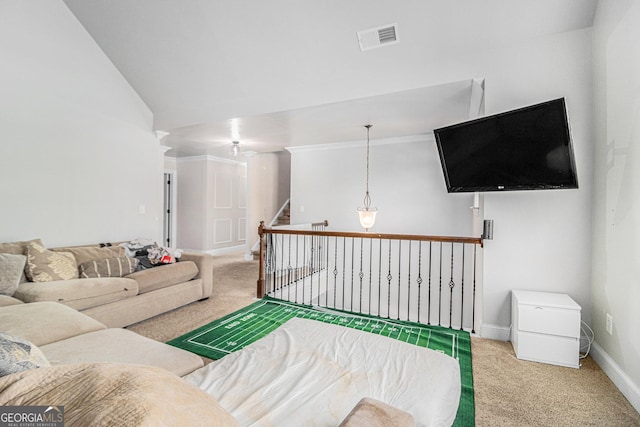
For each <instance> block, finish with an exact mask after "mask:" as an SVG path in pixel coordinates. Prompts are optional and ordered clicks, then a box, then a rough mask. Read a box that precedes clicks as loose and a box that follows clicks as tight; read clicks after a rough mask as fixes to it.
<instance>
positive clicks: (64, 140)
mask: <svg viewBox="0 0 640 427" xmlns="http://www.w3.org/2000/svg"><path fill="white" fill-rule="evenodd" d="M0 57H1V58H2V65H1V66H0V197H1V199H2V202H1V204H0V219H1V220H2V224H3V225H2V227H0V241H13V240H24V239H32V238H42V240H43V242H44V243H45V245H47V246H59V245H67V244H83V243H95V242H100V241H115V240H125V239H131V238H136V237H148V238H156V239H159V238H161V208H162V205H161V194H162V193H161V192H162V189H161V182H162V181H161V176H162V163H161V162H162V160H161V152H160V150H159V149H158V142H157V140H156V138H155V137H154V134H153V133H152V131H151V127H152V120H153V117H152V114H151V112H150V111H149V109H148V108H147V107H146V106H145V105H144V103H143V102H142V101H141V100H140V98H139V97H138V96H137V94H136V93H135V92H134V91H133V89H132V88H131V87H130V86H129V84H128V83H127V82H126V81H125V80H124V78H123V77H122V76H121V75H120V73H119V72H118V71H117V70H116V68H115V67H114V66H113V65H112V64H111V62H110V61H109V60H108V59H107V58H106V56H105V55H104V54H103V52H102V51H101V50H100V49H99V48H98V46H97V45H96V44H95V42H94V41H93V39H91V37H90V36H89V35H88V34H87V33H86V31H85V30H84V28H83V27H82V25H80V24H79V23H78V22H77V20H76V19H75V17H74V16H73V15H72V14H71V12H70V11H69V10H68V9H67V7H66V6H65V5H64V4H63V3H62V2H61V1H58V0H32V1H28V2H25V1H19V0H15V1H14V0H4V1H2V2H0ZM159 186H160V187H159ZM141 206H143V208H144V211H145V213H144V214H142V213H140V212H141V210H140V208H141Z"/></svg>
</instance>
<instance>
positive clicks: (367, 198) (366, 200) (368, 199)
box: [364, 125, 373, 210]
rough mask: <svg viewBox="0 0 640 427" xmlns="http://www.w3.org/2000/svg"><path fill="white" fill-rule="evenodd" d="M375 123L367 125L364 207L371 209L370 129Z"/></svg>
mask: <svg viewBox="0 0 640 427" xmlns="http://www.w3.org/2000/svg"><path fill="white" fill-rule="evenodd" d="M371 126H373V125H365V126H364V127H366V128H367V180H366V183H367V184H366V191H365V193H364V207H365V209H367V210H369V207H370V206H371V197H370V196H369V129H371Z"/></svg>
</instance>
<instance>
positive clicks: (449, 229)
mask: <svg viewBox="0 0 640 427" xmlns="http://www.w3.org/2000/svg"><path fill="white" fill-rule="evenodd" d="M374 129H375V128H372V137H371V140H370V150H369V151H370V161H369V195H370V197H371V202H372V206H374V207H376V208H378V214H377V217H376V223H375V225H374V227H373V228H372V229H371V231H373V232H376V233H407V234H433V235H449V236H450V235H457V236H467V235H470V233H471V210H470V209H469V206H471V205H472V204H473V195H470V194H456V195H448V194H447V191H446V188H445V185H444V179H443V177H442V169H441V168H440V163H439V159H438V152H437V149H436V144H435V140H434V139H433V136H432V135H431V136H415V137H405V138H389V139H382V140H377V139H375V138H374V137H373V135H374V134H375V133H374ZM365 155H366V134H364V133H363V140H362V141H352V142H349V143H337V144H328V145H326V146H321V147H316V148H313V147H311V148H296V149H292V161H291V163H292V165H291V175H292V180H291V201H292V205H291V217H292V222H294V223H306V222H317V221H322V220H325V219H326V220H328V221H329V229H330V230H332V231H338V230H339V231H363V230H362V229H361V227H360V222H359V219H358V213H357V211H356V209H357V208H358V207H359V206H362V205H363V199H364V194H365V187H366V186H365V178H366V161H365Z"/></svg>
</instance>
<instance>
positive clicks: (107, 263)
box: [80, 256, 138, 278]
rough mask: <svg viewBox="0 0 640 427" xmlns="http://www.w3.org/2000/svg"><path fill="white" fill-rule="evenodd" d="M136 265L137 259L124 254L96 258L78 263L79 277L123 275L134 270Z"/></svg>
mask: <svg viewBox="0 0 640 427" xmlns="http://www.w3.org/2000/svg"><path fill="white" fill-rule="evenodd" d="M136 267H138V260H137V259H135V258H129V257H126V256H123V257H114V258H105V259H96V260H93V261H87V262H83V263H82V264H80V277H81V278H91V277H123V276H126V275H127V274H131V273H133V272H134V271H136Z"/></svg>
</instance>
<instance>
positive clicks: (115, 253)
mask: <svg viewBox="0 0 640 427" xmlns="http://www.w3.org/2000/svg"><path fill="white" fill-rule="evenodd" d="M51 250H52V251H54V252H70V253H72V254H73V256H74V257H75V259H76V263H77V264H78V266H79V265H81V264H83V263H85V262H88V261H93V260H97V259H107V258H113V257H120V256H124V255H125V254H124V251H125V250H124V248H123V247H121V246H107V247H104V248H100V247H98V246H70V247H66V248H53V249H51Z"/></svg>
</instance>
